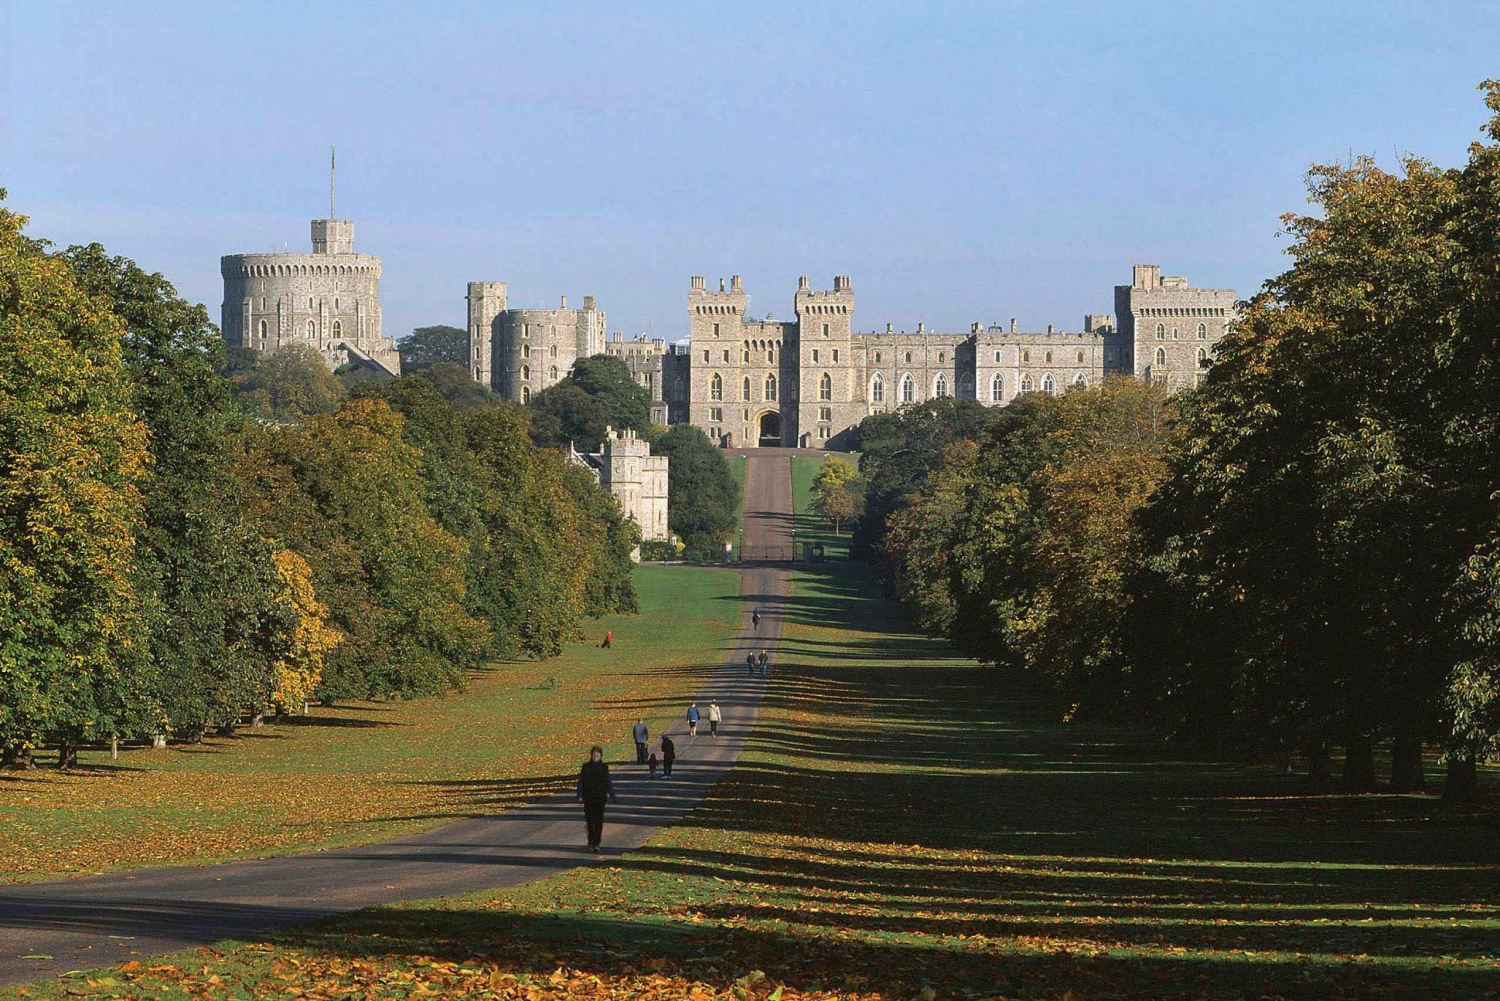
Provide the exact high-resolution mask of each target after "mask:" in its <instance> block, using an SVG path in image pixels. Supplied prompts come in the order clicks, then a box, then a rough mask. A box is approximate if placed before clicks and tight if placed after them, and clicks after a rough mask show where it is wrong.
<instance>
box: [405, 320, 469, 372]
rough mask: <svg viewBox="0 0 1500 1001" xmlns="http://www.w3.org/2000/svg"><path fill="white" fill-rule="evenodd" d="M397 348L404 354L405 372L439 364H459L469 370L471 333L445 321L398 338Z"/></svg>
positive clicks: (417, 370) (419, 328)
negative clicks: (446, 323) (450, 325)
mask: <svg viewBox="0 0 1500 1001" xmlns="http://www.w3.org/2000/svg"><path fill="white" fill-rule="evenodd" d="M396 351H397V352H398V353H400V355H401V374H402V375H416V374H417V373H418V372H421V371H423V370H425V369H429V368H431V367H432V366H434V365H438V364H448V365H457V366H458V367H460V368H462V369H464V370H465V371H467V370H468V366H469V335H468V332H467V331H464V330H462V329H460V328H458V327H449V326H446V325H444V324H438V325H437V326H434V327H418V328H416V329H415V330H413V331H412V332H411V333H409V334H407V335H406V336H405V337H403V338H401V339H400V340H398V341H397V342H396Z"/></svg>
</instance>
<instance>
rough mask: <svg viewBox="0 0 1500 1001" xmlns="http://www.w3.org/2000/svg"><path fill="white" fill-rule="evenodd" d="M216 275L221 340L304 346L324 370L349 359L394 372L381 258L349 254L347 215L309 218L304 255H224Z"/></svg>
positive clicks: (272, 347) (262, 346)
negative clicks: (384, 329)
mask: <svg viewBox="0 0 1500 1001" xmlns="http://www.w3.org/2000/svg"><path fill="white" fill-rule="evenodd" d="M330 215H332V213H331V212H330ZM219 273H220V274H221V275H222V276H223V278H224V302H223V305H222V307H221V309H220V323H219V327H220V330H221V331H222V332H223V335H224V341H225V343H227V344H233V345H236V346H239V347H244V348H253V349H255V350H256V351H260V352H263V353H265V352H274V351H276V350H277V349H278V348H280V347H283V346H285V345H287V344H306V345H309V346H310V347H312V348H314V349H316V350H317V351H318V352H319V353H320V354H322V356H323V360H324V361H325V362H326V363H327V364H328V366H329V367H330V368H337V367H338V366H339V365H342V364H345V363H347V362H351V361H355V362H364V363H367V364H373V365H377V366H379V367H380V368H381V369H383V370H384V371H386V372H387V373H389V374H391V375H399V374H400V372H401V358H400V356H399V355H398V354H397V353H396V344H395V341H394V340H392V339H391V338H389V337H382V336H381V333H380V258H378V257H374V256H372V255H370V254H356V253H355V252H354V223H353V222H352V221H351V220H349V219H331V218H330V219H314V220H313V221H312V253H311V254H292V253H282V254H275V253H272V254H230V255H228V256H225V257H221V258H220V259H219Z"/></svg>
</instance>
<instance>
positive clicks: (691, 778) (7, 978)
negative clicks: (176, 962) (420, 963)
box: [0, 450, 792, 985]
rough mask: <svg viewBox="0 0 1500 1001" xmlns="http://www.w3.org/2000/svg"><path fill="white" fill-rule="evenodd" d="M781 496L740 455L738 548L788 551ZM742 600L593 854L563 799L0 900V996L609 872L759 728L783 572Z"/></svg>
mask: <svg viewBox="0 0 1500 1001" xmlns="http://www.w3.org/2000/svg"><path fill="white" fill-rule="evenodd" d="M791 483H792V479H791V462H790V459H789V458H788V457H787V456H786V455H785V454H782V455H779V456H778V455H776V453H775V450H766V451H764V452H762V453H761V454H758V455H757V454H752V455H750V457H749V461H748V464H747V468H746V475H745V511H746V517H745V536H744V542H745V543H746V544H747V545H757V546H779V545H785V546H787V547H790V545H791V541H792V487H791ZM740 593H741V595H742V596H743V598H744V619H743V622H742V625H741V635H740V637H739V639H738V641H737V642H736V644H735V646H734V649H732V650H731V651H730V653H729V655H728V658H727V659H726V660H725V662H724V663H723V664H722V665H721V666H720V667H719V669H718V670H717V671H715V672H714V674H713V675H712V676H710V678H709V680H708V681H707V682H706V683H705V684H704V685H703V687H702V688H701V689H699V690H698V691H697V692H685V693H683V699H682V703H683V706H684V708H685V707H686V705H687V702H688V700H689V698H691V697H696V699H697V701H698V705H699V707H700V708H701V709H703V710H704V717H705V719H704V722H703V724H702V725H701V727H700V734H699V736H698V737H697V738H696V739H690V738H688V736H687V734H686V723H684V722H682V721H681V720H680V719H679V721H678V722H677V723H675V724H674V725H673V727H672V733H673V736H674V737H676V738H677V747H678V753H679V755H680V756H679V757H678V759H677V765H676V768H675V769H674V774H673V777H672V779H671V780H670V781H668V780H665V779H658V780H656V781H654V782H653V781H652V780H651V779H650V778H649V777H647V775H646V774H645V771H646V770H645V768H644V766H637V765H636V764H635V763H634V762H633V761H628V762H620V763H616V764H614V765H613V766H612V768H611V772H612V775H613V778H614V782H615V789H616V792H617V793H618V794H619V798H620V802H619V805H616V806H611V807H610V808H609V811H608V813H607V814H606V818H605V820H606V822H605V828H604V852H603V854H601V855H591V854H589V853H588V852H587V850H586V849H585V847H584V845H585V837H584V829H583V810H582V808H581V807H580V806H579V805H578V804H577V803H576V802H575V801H574V799H573V796H572V795H571V793H570V794H567V795H561V796H555V797H552V798H550V799H545V800H541V801H539V802H536V803H533V804H530V805H528V806H524V807H520V808H518V809H515V810H509V811H506V812H505V813H501V814H496V815H494V816H488V817H479V818H475V819H472V820H464V821H459V822H457V823H453V824H448V825H446V826H444V827H439V828H437V829H435V830H432V831H428V832H426V833H425V834H419V835H414V836H412V837H408V838H402V839H400V840H398V841H388V842H383V843H380V844H373V845H364V846H361V847H355V848H341V849H336V850H333V851H325V852H315V853H312V854H307V855H294V856H290V857H284V858H274V859H264V860H257V861H253V862H230V863H225V864H222V865H201V866H174V867H165V868H154V869H139V870H135V871H129V872H121V873H112V874H109V875H105V876H90V877H85V878H83V879H74V880H65V881H58V882H48V883H32V884H25V885H18V886H10V887H0V985H13V984H17V983H24V982H27V981H31V980H39V979H43V978H46V977H48V976H52V975H55V974H57V973H62V972H66V971H68V970H75V969H94V968H98V967H104V966H110V965H113V964H115V963H120V962H124V961H126V960H128V959H129V958H130V957H131V956H133V955H139V956H150V955H154V954H157V953H163V952H175V951H179V950H183V949H189V948H194V947H196V946H200V945H206V944H209V943H212V942H216V941H219V940H220V939H226V938H253V937H255V936H257V935H262V934H264V933H266V932H268V931H271V930H273V929H275V928H279V927H285V926H288V925H295V924H301V923H304V922H306V921H308V920H311V919H313V918H318V917H322V916H325V915H329V914H334V913H338V912H340V911H349V910H355V909H358V908H361V907H368V906H371V905H374V904H383V903H389V902H392V901H397V900H415V899H421V898H425V897H438V896H443V895H445V894H455V893H468V892H472V891H475V890H482V889H488V888H493V887H501V886H512V885H515V884H517V883H526V882H530V881H532V880H536V879H541V878H543V877H546V876H550V875H553V874H555V873H559V872H563V871H566V870H568V869H572V868H575V867H577V866H581V865H590V864H595V863H598V862H600V861H603V862H605V863H606V864H607V863H608V862H609V860H610V859H611V858H612V857H613V856H615V855H619V854H621V853H623V852H626V851H628V850H630V849H632V848H636V847H639V846H640V845H641V844H643V843H645V841H646V840H647V839H649V838H650V837H651V836H652V835H654V834H655V833H656V832H657V831H658V830H660V829H661V828H662V827H664V826H666V825H668V824H671V823H673V822H674V821H676V820H677V819H678V818H680V817H682V816H683V815H684V814H685V813H687V811H689V810H690V809H692V807H693V806H694V804H696V803H697V802H698V800H699V799H700V798H701V797H702V796H703V794H704V792H705V791H706V790H707V789H708V787H709V786H710V785H712V784H713V783H714V782H716V781H718V779H719V778H721V777H722V776H723V775H724V774H725V772H727V771H728V770H729V768H730V767H731V766H732V765H733V764H734V762H735V760H736V759H737V758H738V757H739V754H740V750H741V748H742V747H743V746H744V743H745V740H746V738H747V737H748V735H749V733H750V730H751V729H752V728H753V727H754V726H755V720H756V713H757V709H758V706H759V704H760V698H761V694H762V692H763V690H764V683H763V682H762V681H760V680H759V679H758V678H757V679H750V678H747V677H746V670H745V655H746V654H747V653H749V652H750V651H752V650H756V651H758V650H760V649H762V648H764V649H766V650H769V651H771V653H772V663H773V665H774V663H775V651H776V647H777V640H778V638H779V637H780V635H781V611H782V607H783V602H784V601H785V599H786V597H787V595H788V594H789V593H790V576H789V572H788V571H787V570H785V569H782V568H779V567H775V566H755V567H747V568H746V569H744V570H743V571H742V584H741V592H740ZM756 608H759V609H760V612H761V616H762V618H761V623H760V628H759V629H755V628H753V627H752V626H751V624H750V613H751V611H752V610H754V609H756ZM710 701H717V702H718V703H719V706H720V708H721V709H722V710H723V715H724V721H723V723H722V724H720V727H719V736H718V737H717V738H713V737H709V736H707V729H708V723H707V705H708V703H709V702H710ZM652 736H653V738H655V737H656V736H658V735H657V734H653V735H652ZM581 761H582V753H580V762H581ZM330 792H331V793H332V794H335V795H336V794H337V790H330ZM24 956H50V957H52V958H50V959H24V958H22V957H24Z"/></svg>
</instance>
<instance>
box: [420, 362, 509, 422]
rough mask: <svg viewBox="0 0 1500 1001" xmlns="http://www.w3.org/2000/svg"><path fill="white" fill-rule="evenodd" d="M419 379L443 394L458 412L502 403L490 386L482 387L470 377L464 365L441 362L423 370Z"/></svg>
mask: <svg viewBox="0 0 1500 1001" xmlns="http://www.w3.org/2000/svg"><path fill="white" fill-rule="evenodd" d="M418 377H419V378H422V379H426V380H427V381H428V382H430V383H431V384H432V385H433V387H434V388H435V389H436V390H437V391H438V392H439V393H440V394H442V397H443V399H445V400H447V401H448V402H449V403H451V404H453V406H454V408H455V409H458V410H474V409H476V408H478V407H490V406H494V405H495V404H496V403H499V402H500V397H499V396H498V395H497V394H496V393H495V392H494V390H492V389H490V388H489V387H488V386H481V385H480V384H479V383H477V382H475V381H474V379H473V377H472V376H470V375H469V370H468V368H466V367H465V366H463V365H455V364H453V363H452V362H446V361H440V362H436V363H434V364H432V365H429V366H428V367H426V368H424V369H422V370H421V372H419V373H418Z"/></svg>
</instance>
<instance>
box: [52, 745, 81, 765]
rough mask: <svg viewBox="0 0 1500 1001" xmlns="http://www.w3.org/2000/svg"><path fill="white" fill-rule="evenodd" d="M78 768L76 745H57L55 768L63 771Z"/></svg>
mask: <svg viewBox="0 0 1500 1001" xmlns="http://www.w3.org/2000/svg"><path fill="white" fill-rule="evenodd" d="M77 766H78V745H77V744H75V743H72V742H71V741H70V742H68V743H64V744H59V745H57V767H58V768H59V769H61V770H63V771H67V770H68V769H70V768H76V767H77Z"/></svg>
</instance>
